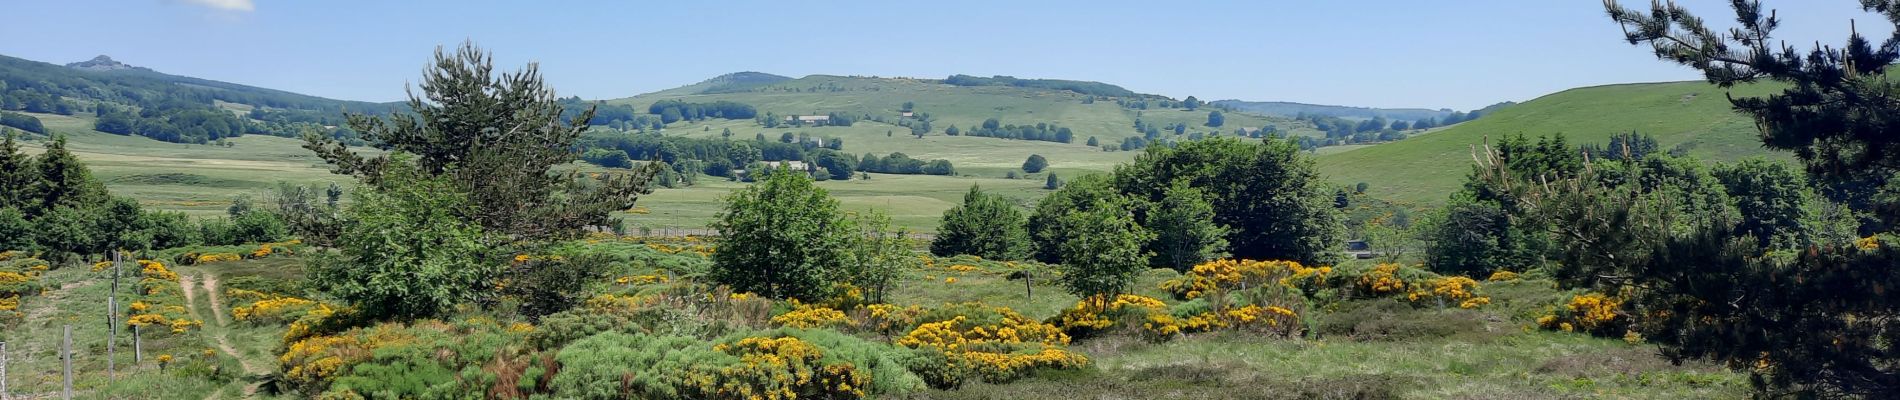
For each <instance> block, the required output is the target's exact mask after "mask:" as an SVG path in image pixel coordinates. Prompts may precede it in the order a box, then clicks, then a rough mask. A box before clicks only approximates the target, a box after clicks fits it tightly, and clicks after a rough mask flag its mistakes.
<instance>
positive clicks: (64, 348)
mask: <svg viewBox="0 0 1900 400" xmlns="http://www.w3.org/2000/svg"><path fill="white" fill-rule="evenodd" d="M63 326H64V327H65V329H64V330H65V331H66V335H65V339H64V340H61V341H60V342H59V360H60V363H61V364H62V365H64V367H62V368H61V370H63V371H65V379H64V382H65V387H66V389H65V390H64V391H62V392H60V393H61V395H60V397H59V398H61V399H65V400H73V326H72V325H63Z"/></svg>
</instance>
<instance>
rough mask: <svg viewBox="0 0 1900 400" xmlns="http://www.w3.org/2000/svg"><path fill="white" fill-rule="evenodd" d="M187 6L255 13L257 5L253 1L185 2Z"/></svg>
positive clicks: (199, 0)
mask: <svg viewBox="0 0 1900 400" xmlns="http://www.w3.org/2000/svg"><path fill="white" fill-rule="evenodd" d="M184 1H185V3H187V4H192V5H200V6H205V7H211V8H215V9H219V10H224V11H246V12H248V11H255V10H257V3H256V2H254V1H252V0H184Z"/></svg>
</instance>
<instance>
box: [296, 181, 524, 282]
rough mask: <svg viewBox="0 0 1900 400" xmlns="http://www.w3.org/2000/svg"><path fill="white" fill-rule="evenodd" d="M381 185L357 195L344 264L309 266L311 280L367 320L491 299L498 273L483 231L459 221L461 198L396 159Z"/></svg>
mask: <svg viewBox="0 0 1900 400" xmlns="http://www.w3.org/2000/svg"><path fill="white" fill-rule="evenodd" d="M394 163H395V164H392V167H391V168H389V169H388V170H387V171H385V173H384V174H383V176H382V180H381V181H380V182H379V185H375V186H370V187H366V188H365V189H362V190H357V191H356V192H355V193H354V195H355V196H356V202H355V203H353V204H351V205H350V207H349V210H348V212H347V214H348V215H349V218H348V220H349V221H351V222H350V223H349V225H348V226H347V227H346V228H345V233H346V234H345V235H343V237H341V238H340V239H339V240H338V247H339V248H340V249H341V250H342V253H343V256H344V259H342V260H329V259H324V258H317V259H314V260H313V262H311V263H310V267H311V269H310V275H311V279H310V280H311V281H312V282H316V283H317V285H319V286H321V287H322V288H323V289H324V291H326V292H329V293H330V294H331V295H334V296H336V297H337V298H338V299H341V300H344V301H347V302H349V303H351V304H352V305H355V306H358V307H359V310H361V311H362V312H364V313H365V314H366V316H369V317H371V318H382V317H397V318H412V317H425V316H431V315H438V314H440V313H442V312H443V311H445V310H448V309H450V308H451V307H453V306H454V305H455V304H458V303H462V302H465V301H470V300H481V299H484V298H486V297H488V295H489V294H492V293H494V291H493V290H492V289H493V288H492V286H490V285H493V283H494V282H493V281H492V280H491V279H492V278H494V277H495V274H496V273H497V272H499V271H498V268H496V264H495V263H491V259H490V258H489V257H488V254H489V253H488V249H489V246H487V245H485V244H484V243H483V242H482V241H483V236H484V233H483V230H482V228H481V227H479V226H476V225H475V224H474V223H472V222H470V221H468V220H466V219H464V218H462V217H461V216H462V215H465V214H463V213H462V211H465V209H467V208H469V207H471V206H470V203H469V201H468V198H467V196H465V195H463V194H461V193H459V192H457V189H456V188H455V187H454V186H453V185H452V184H451V183H450V182H449V181H448V180H446V179H445V178H430V177H425V176H423V175H422V173H420V172H418V171H416V168H417V167H415V166H413V165H411V164H410V163H408V162H407V161H405V159H403V158H398V159H396V161H394Z"/></svg>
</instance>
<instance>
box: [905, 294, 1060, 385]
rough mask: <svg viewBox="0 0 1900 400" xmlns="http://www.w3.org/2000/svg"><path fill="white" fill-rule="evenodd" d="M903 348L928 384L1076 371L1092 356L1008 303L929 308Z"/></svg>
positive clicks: (999, 380) (993, 380)
mask: <svg viewBox="0 0 1900 400" xmlns="http://www.w3.org/2000/svg"><path fill="white" fill-rule="evenodd" d="M919 322H920V323H919V324H918V325H917V327H916V328H915V329H912V330H911V331H910V333H909V334H906V335H904V337H901V338H898V339H897V341H896V343H897V344H898V345H900V346H904V347H908V348H911V349H915V350H916V352H915V353H913V354H912V357H910V358H907V359H905V361H904V363H905V365H906V366H908V367H909V368H910V369H911V371H912V372H915V373H917V375H918V376H919V377H921V378H923V380H924V382H926V383H929V384H930V385H931V386H932V387H937V388H954V387H958V386H961V385H962V384H963V383H964V382H967V381H970V380H981V381H983V382H989V383H1003V382H1009V381H1012V380H1015V379H1018V378H1021V377H1023V376H1026V375H1028V374H1030V373H1032V372H1035V371H1036V370H1041V369H1074V368H1080V367H1082V366H1084V365H1087V364H1088V358H1087V357H1084V356H1082V355H1081V354H1077V353H1073V352H1070V351H1068V349H1067V346H1068V343H1069V336H1068V335H1067V334H1064V333H1063V332H1062V330H1061V329H1059V328H1057V327H1056V326H1055V325H1050V324H1046V323H1040V322H1036V321H1034V320H1031V319H1029V318H1027V317H1023V316H1022V315H1021V314H1017V313H1016V312H1015V311H1014V310H1010V309H1009V308H1007V307H987V306H983V305H981V304H974V303H965V304H958V305H950V306H945V307H944V308H941V309H936V310H931V311H929V312H926V313H925V314H924V315H923V316H922V317H920V318H919Z"/></svg>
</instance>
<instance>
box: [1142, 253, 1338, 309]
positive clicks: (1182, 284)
mask: <svg viewBox="0 0 1900 400" xmlns="http://www.w3.org/2000/svg"><path fill="white" fill-rule="evenodd" d="M1332 273H1333V268H1332V267H1325V266H1322V267H1309V266H1305V265H1301V264H1300V263H1298V262H1293V261H1254V260H1234V259H1221V260H1214V261H1208V262H1205V263H1201V264H1199V265H1195V266H1194V268H1193V269H1190V270H1188V273H1187V274H1186V275H1182V276H1181V277H1180V278H1175V279H1171V280H1168V281H1166V282H1162V283H1161V289H1162V290H1166V291H1168V293H1172V294H1174V297H1175V298H1178V299H1182V300H1193V299H1196V298H1200V297H1201V296H1205V295H1207V294H1209V293H1210V292H1214V291H1231V290H1242V289H1248V288H1257V287H1261V286H1264V285H1269V284H1278V285H1281V286H1285V287H1288V288H1293V289H1298V290H1301V291H1302V292H1305V293H1308V294H1311V293H1313V292H1315V291H1318V290H1319V289H1321V288H1324V287H1325V286H1326V279H1327V278H1328V277H1330V276H1331V275H1332Z"/></svg>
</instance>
